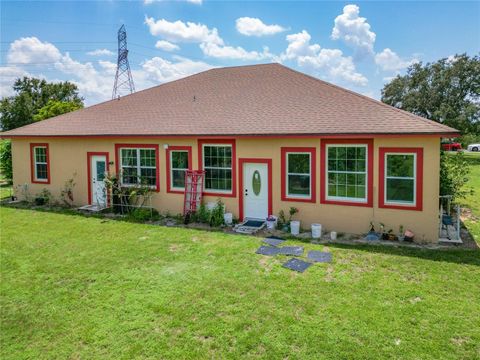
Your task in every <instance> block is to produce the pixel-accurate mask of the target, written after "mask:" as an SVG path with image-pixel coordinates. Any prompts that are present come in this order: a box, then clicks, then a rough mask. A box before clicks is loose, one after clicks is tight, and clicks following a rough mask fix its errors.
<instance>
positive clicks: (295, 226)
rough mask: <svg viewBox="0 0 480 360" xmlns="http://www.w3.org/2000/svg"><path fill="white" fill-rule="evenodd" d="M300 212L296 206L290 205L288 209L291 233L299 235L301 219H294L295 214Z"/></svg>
mask: <svg viewBox="0 0 480 360" xmlns="http://www.w3.org/2000/svg"><path fill="white" fill-rule="evenodd" d="M296 213H298V209H297V208H296V207H293V206H292V207H290V210H289V211H288V214H289V217H288V222H289V224H290V233H291V234H292V235H298V234H299V233H300V221H298V220H292V218H293V216H294V215H295V214H296Z"/></svg>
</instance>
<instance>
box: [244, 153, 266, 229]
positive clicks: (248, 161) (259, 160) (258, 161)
mask: <svg viewBox="0 0 480 360" xmlns="http://www.w3.org/2000/svg"><path fill="white" fill-rule="evenodd" d="M246 163H255V164H267V168H268V170H267V171H268V216H269V215H271V214H272V212H273V201H272V159H256V158H240V159H238V166H239V174H238V184H239V185H238V191H239V192H240V196H239V197H238V209H239V218H240V220H243V198H244V191H243V165H244V164H246Z"/></svg>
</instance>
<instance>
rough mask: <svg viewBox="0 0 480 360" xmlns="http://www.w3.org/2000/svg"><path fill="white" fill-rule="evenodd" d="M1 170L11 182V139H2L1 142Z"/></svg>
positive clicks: (3, 175)
mask: <svg viewBox="0 0 480 360" xmlns="http://www.w3.org/2000/svg"><path fill="white" fill-rule="evenodd" d="M0 172H1V173H2V177H4V178H5V179H6V180H8V181H9V182H11V181H12V177H13V176H12V175H13V168H12V143H11V142H10V140H2V141H1V142H0Z"/></svg>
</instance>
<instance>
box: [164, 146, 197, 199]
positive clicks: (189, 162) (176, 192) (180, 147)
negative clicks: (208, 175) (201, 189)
mask: <svg viewBox="0 0 480 360" xmlns="http://www.w3.org/2000/svg"><path fill="white" fill-rule="evenodd" d="M177 150H181V151H187V152H188V170H192V147H191V146H169V147H168V148H167V151H166V159H165V163H166V164H167V172H166V175H167V193H172V194H184V193H185V191H183V190H172V188H171V186H172V184H171V178H170V175H171V174H170V171H171V169H170V166H171V164H170V152H172V151H177Z"/></svg>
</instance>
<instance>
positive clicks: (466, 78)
mask: <svg viewBox="0 0 480 360" xmlns="http://www.w3.org/2000/svg"><path fill="white" fill-rule="evenodd" d="M382 101H383V102H384V103H386V104H389V105H392V106H395V107H397V108H400V109H403V110H406V111H409V112H411V113H414V114H416V115H420V116H423V117H425V118H427V119H430V120H434V121H437V122H439V123H442V124H445V125H448V126H451V127H454V128H456V129H458V130H460V131H461V132H462V134H468V133H470V134H480V57H479V56H478V55H477V56H473V57H469V56H468V55H466V54H461V55H455V56H454V57H453V58H450V59H447V58H444V59H440V60H438V61H436V62H433V63H426V64H423V63H416V64H413V65H411V66H410V67H409V68H408V70H407V73H406V75H404V76H400V75H398V76H397V77H396V78H394V79H393V80H392V81H391V82H390V83H388V84H386V85H385V86H384V88H383V89H382Z"/></svg>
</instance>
